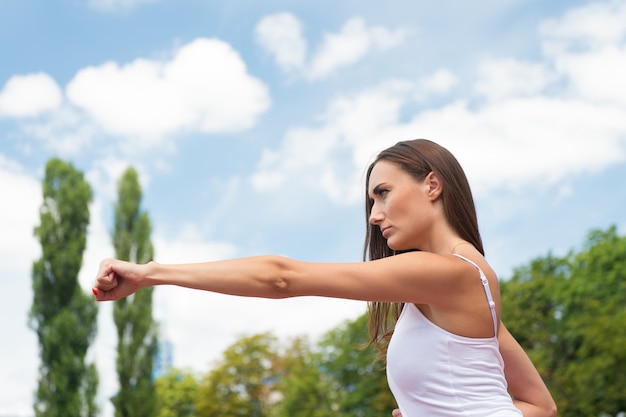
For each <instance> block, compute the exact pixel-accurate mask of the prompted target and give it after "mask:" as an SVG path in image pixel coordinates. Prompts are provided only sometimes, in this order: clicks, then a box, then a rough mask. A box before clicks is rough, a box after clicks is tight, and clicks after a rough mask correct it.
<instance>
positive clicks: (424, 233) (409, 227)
mask: <svg viewBox="0 0 626 417" xmlns="http://www.w3.org/2000/svg"><path fill="white" fill-rule="evenodd" d="M428 178H429V177H427V179H426V180H424V181H416V180H415V179H414V178H413V177H411V176H410V175H409V174H408V173H407V172H406V171H404V170H402V169H401V168H400V167H399V166H398V165H396V164H394V163H392V162H388V161H385V160H382V161H379V162H377V163H376V165H374V167H373V168H372V171H371V173H370V178H369V189H368V194H369V197H370V198H371V199H372V201H373V205H372V211H371V213H370V218H369V222H370V223H371V224H372V225H375V226H378V227H380V230H381V233H382V235H383V237H384V238H385V239H387V246H389V248H391V249H392V250H396V251H398V250H408V249H423V248H424V247H423V244H424V243H425V242H427V241H428V236H429V231H430V227H431V225H432V223H433V214H434V210H433V204H432V201H431V200H432V199H431V197H430V194H429V193H430V188H431V187H430V184H429V181H428Z"/></svg>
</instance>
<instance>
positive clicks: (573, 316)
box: [501, 227, 626, 417]
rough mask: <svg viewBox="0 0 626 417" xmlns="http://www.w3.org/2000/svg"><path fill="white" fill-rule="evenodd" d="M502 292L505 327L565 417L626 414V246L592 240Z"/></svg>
mask: <svg viewBox="0 0 626 417" xmlns="http://www.w3.org/2000/svg"><path fill="white" fill-rule="evenodd" d="M501 287H502V305H503V306H504V309H503V313H502V316H503V321H504V322H505V323H506V324H507V326H508V327H509V329H510V330H511V333H512V334H513V335H514V336H515V337H516V338H517V339H518V340H519V341H520V344H521V345H522V346H523V347H524V348H525V349H526V350H527V352H528V353H529V356H530V357H531V358H532V359H533V361H534V362H535V364H536V365H537V367H538V369H539V371H540V373H541V375H542V377H543V378H544V380H545V381H546V383H547V385H548V387H549V388H550V390H551V392H552V393H553V395H554V397H555V400H556V402H557V405H558V407H559V414H560V415H562V416H564V417H578V416H594V415H595V416H597V415H600V414H602V413H606V414H609V415H616V414H617V413H618V412H620V411H625V410H626V394H624V386H626V331H625V330H624V323H626V238H624V237H619V236H617V234H616V229H615V227H611V228H609V229H608V230H606V231H601V230H594V231H592V232H590V233H589V236H588V239H587V241H586V243H585V244H584V246H583V249H582V250H581V251H580V252H578V253H575V252H573V251H572V252H570V253H569V254H568V255H567V256H565V257H563V258H557V257H554V256H552V255H548V256H547V257H544V258H538V259H535V260H533V261H531V262H530V264H529V266H526V267H522V268H519V269H518V270H516V272H515V274H514V275H513V277H512V278H511V279H510V280H509V281H504V282H503V283H502V285H501Z"/></svg>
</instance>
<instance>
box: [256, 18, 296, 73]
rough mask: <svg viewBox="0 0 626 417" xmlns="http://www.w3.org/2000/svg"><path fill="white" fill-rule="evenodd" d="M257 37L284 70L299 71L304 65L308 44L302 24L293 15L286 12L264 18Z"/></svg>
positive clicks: (259, 24)
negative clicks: (303, 34) (303, 33)
mask: <svg viewBox="0 0 626 417" xmlns="http://www.w3.org/2000/svg"><path fill="white" fill-rule="evenodd" d="M255 36H256V41H257V42H258V43H259V45H261V47H263V48H265V49H266V50H267V51H268V52H269V53H270V54H271V55H272V56H273V57H274V58H275V59H276V63H277V64H278V66H279V67H280V68H281V69H282V70H284V71H292V70H297V69H300V68H301V67H302V66H303V65H304V61H305V58H306V52H307V51H306V49H307V44H306V40H305V39H304V37H303V36H302V24H301V23H300V20H298V18H297V17H295V16H294V15H293V14H291V13H286V12H284V13H276V14H273V15H269V16H266V17H264V18H263V19H261V21H260V22H259V23H258V24H257V26H256V28H255Z"/></svg>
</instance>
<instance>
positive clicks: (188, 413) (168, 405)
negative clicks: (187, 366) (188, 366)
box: [155, 369, 199, 417]
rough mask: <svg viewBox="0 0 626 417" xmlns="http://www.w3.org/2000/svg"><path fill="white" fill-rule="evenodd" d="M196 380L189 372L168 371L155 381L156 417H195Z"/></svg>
mask: <svg viewBox="0 0 626 417" xmlns="http://www.w3.org/2000/svg"><path fill="white" fill-rule="evenodd" d="M198 386H199V384H198V380H197V379H196V378H195V377H194V376H193V375H192V374H191V373H189V372H186V371H183V370H180V369H170V370H169V372H168V373H167V374H165V375H163V376H160V377H158V378H157V379H156V381H155V387H156V398H157V399H156V405H157V414H156V415H157V417H195V415H196V414H195V408H196V407H195V404H196V401H197V400H198Z"/></svg>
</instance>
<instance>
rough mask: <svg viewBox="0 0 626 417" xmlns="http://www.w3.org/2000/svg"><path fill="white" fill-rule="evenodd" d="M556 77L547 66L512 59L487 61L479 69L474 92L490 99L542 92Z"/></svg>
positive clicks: (524, 95) (526, 95)
mask: <svg viewBox="0 0 626 417" xmlns="http://www.w3.org/2000/svg"><path fill="white" fill-rule="evenodd" d="M555 79H556V76H555V75H554V74H553V73H552V72H551V71H550V70H549V69H548V68H546V67H545V66H544V65H542V64H540V63H532V62H520V61H517V60H515V59H512V58H506V59H498V60H493V59H489V60H485V61H483V62H482V63H481V64H480V66H479V68H478V80H477V81H476V84H475V91H476V93H478V94H479V95H483V96H485V97H487V98H488V99H489V100H500V99H503V98H508V97H516V96H522V97H528V96H533V95H538V94H541V93H542V91H543V90H544V89H545V88H546V87H547V86H548V85H549V84H550V83H551V82H553V81H554V80H555Z"/></svg>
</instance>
